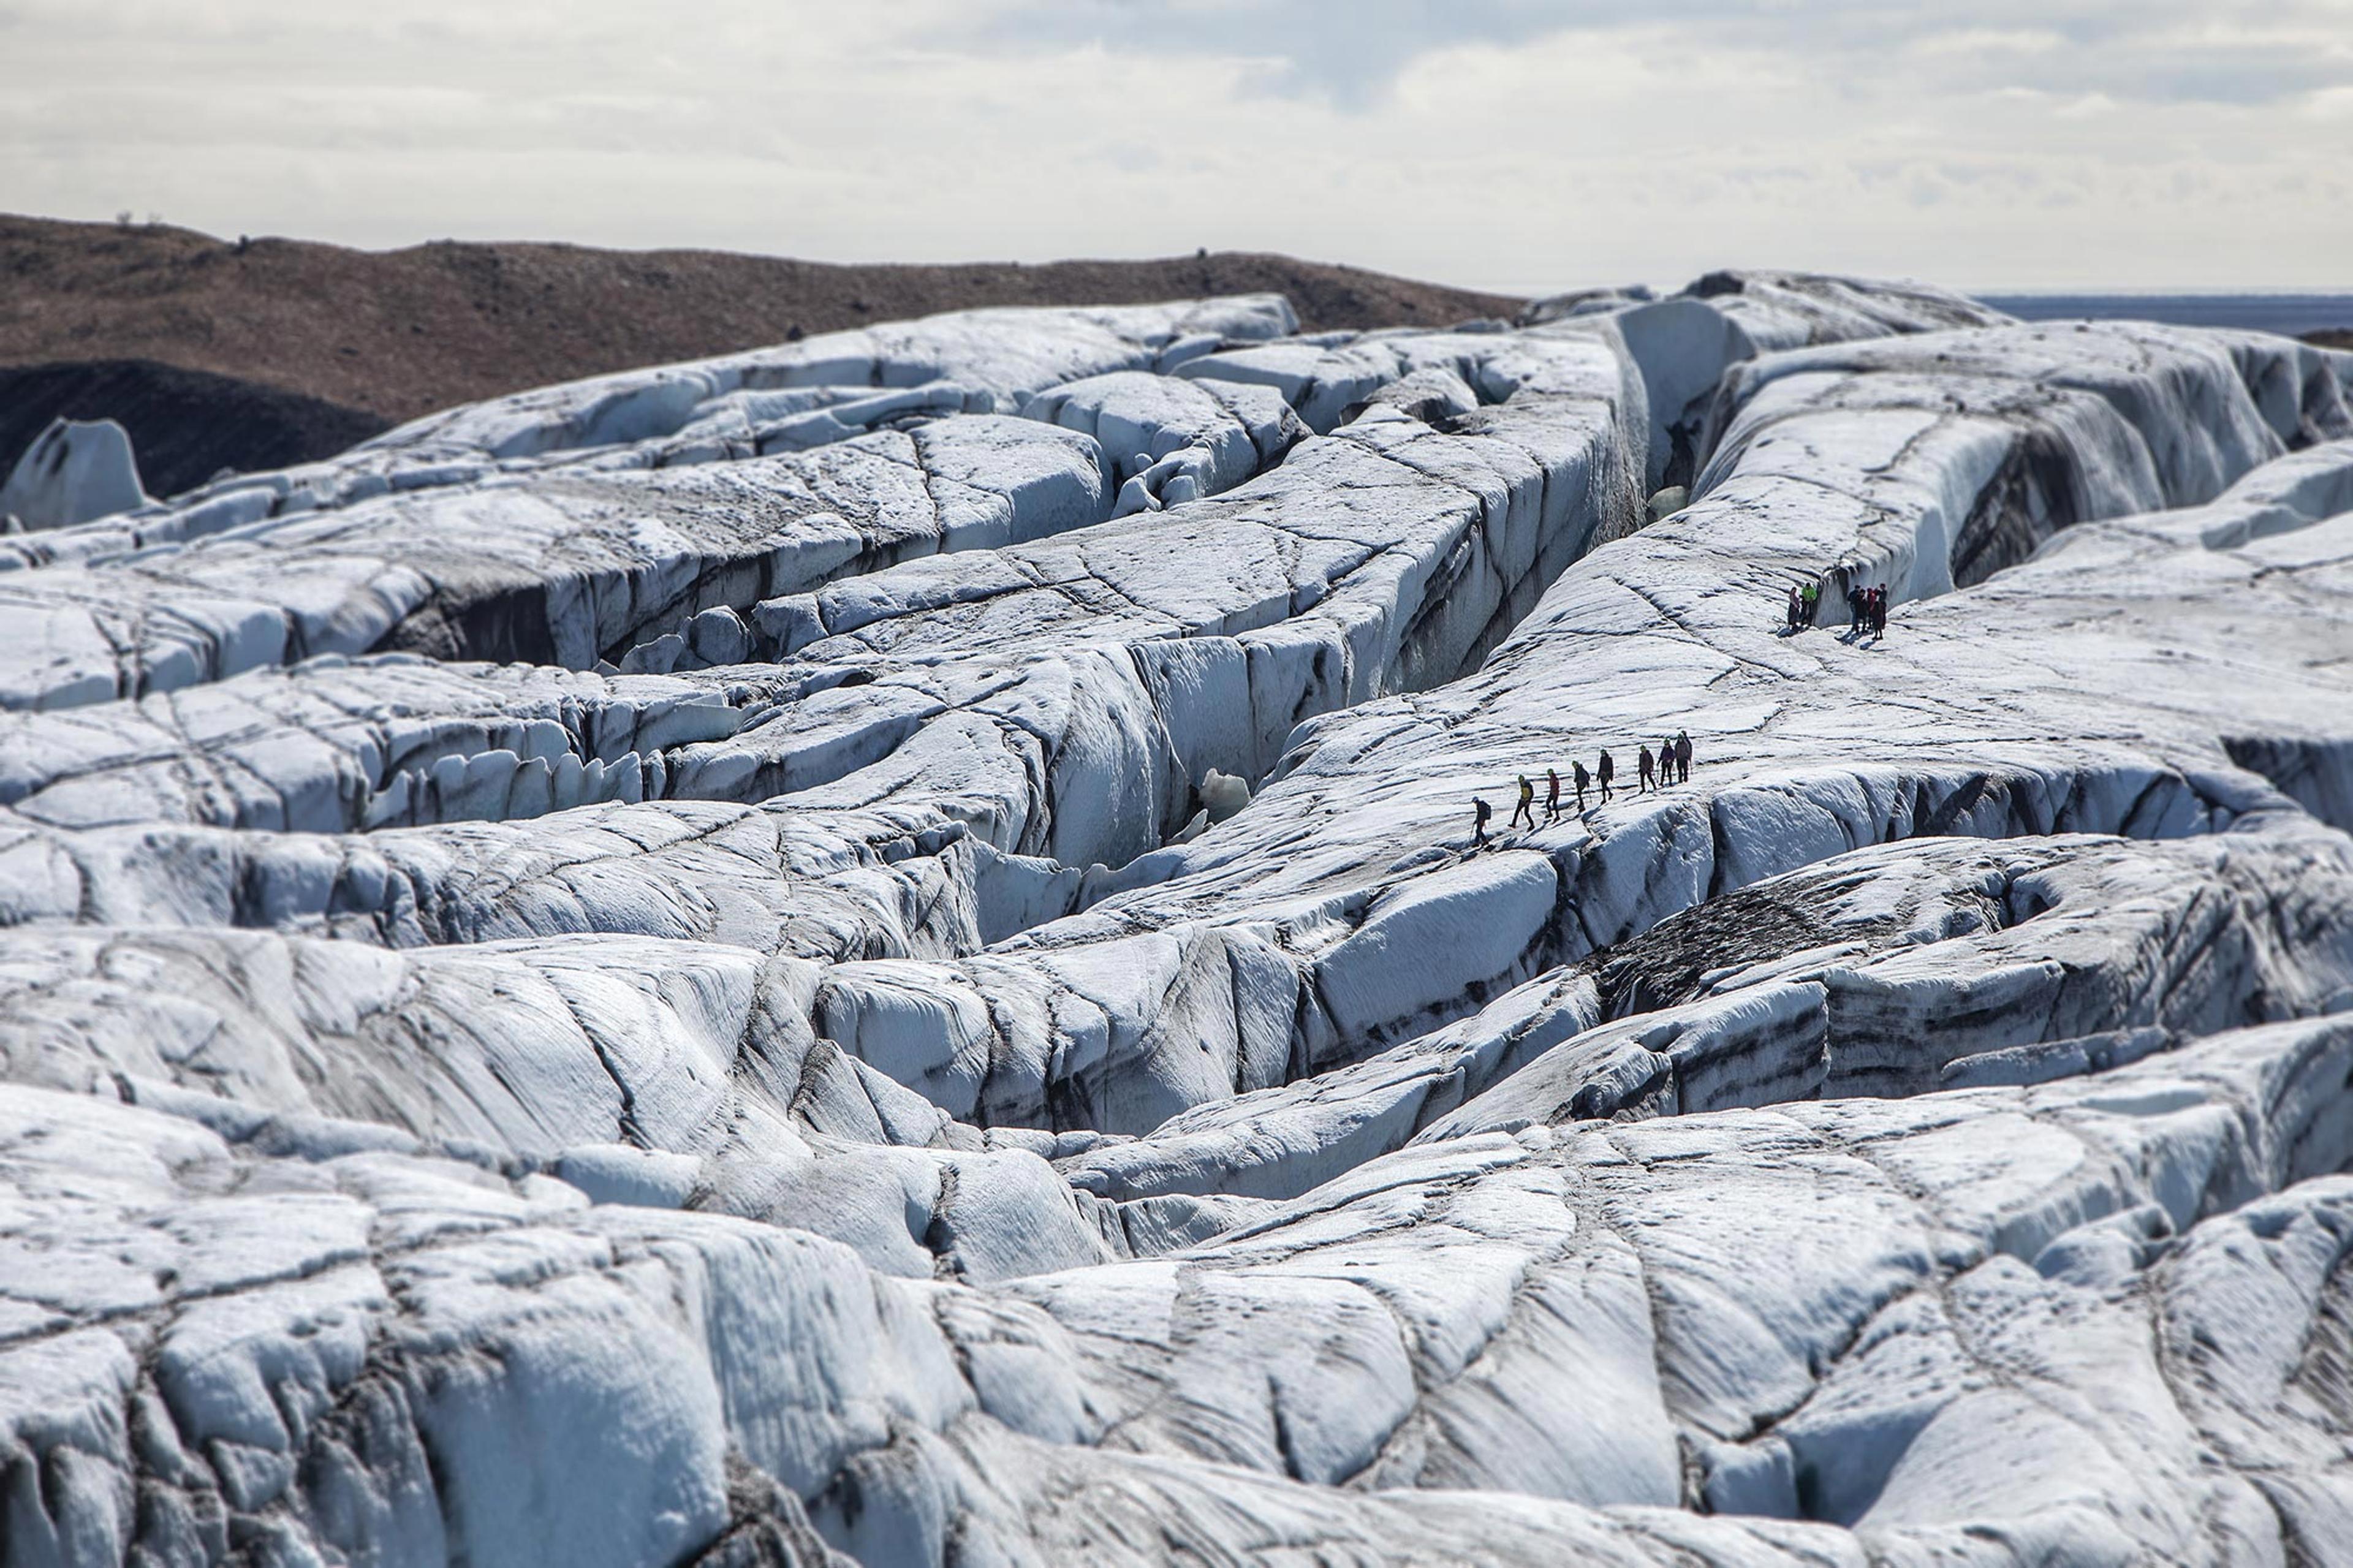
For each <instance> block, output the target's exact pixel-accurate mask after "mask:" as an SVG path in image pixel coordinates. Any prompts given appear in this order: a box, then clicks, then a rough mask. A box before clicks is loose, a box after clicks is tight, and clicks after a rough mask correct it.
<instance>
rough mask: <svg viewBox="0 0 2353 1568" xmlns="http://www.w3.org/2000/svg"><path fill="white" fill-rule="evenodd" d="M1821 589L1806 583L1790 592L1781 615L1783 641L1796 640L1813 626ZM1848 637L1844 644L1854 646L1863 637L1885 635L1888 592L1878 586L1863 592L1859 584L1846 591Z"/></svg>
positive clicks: (1819, 607) (1813, 584)
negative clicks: (1794, 638)
mask: <svg viewBox="0 0 2353 1568" xmlns="http://www.w3.org/2000/svg"><path fill="white" fill-rule="evenodd" d="M1821 607H1822V585H1821V584H1820V583H1815V582H1806V583H1800V584H1795V585H1793V586H1792V587H1791V588H1790V589H1789V598H1788V604H1787V605H1786V606H1785V607H1784V609H1783V612H1782V628H1781V635H1782V636H1783V637H1795V636H1796V635H1797V634H1798V633H1799V632H1801V631H1804V630H1805V629H1806V628H1807V627H1808V626H1812V625H1813V624H1814V621H1815V618H1816V616H1819V615H1820V612H1821ZM1846 618H1847V633H1846V637H1845V640H1846V641H1848V642H1857V641H1860V640H1861V639H1862V638H1863V637H1885V636H1886V635H1887V590H1886V589H1885V588H1884V587H1881V586H1873V587H1869V588H1866V587H1864V586H1863V585H1862V584H1860V583H1857V584H1852V585H1850V586H1849V587H1848V589H1847V591H1846Z"/></svg>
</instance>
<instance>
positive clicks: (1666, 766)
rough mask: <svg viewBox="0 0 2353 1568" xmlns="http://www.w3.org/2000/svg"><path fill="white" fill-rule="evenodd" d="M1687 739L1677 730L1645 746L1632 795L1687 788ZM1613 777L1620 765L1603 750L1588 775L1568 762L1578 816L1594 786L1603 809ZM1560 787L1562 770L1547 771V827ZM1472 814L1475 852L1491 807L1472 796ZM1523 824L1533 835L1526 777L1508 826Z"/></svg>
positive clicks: (1532, 793) (1531, 789) (1530, 784)
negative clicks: (1653, 747) (1655, 747)
mask: <svg viewBox="0 0 2353 1568" xmlns="http://www.w3.org/2000/svg"><path fill="white" fill-rule="evenodd" d="M1691 762H1692V743H1691V735H1690V733H1689V732H1688V731H1682V730H1678V731H1675V736H1674V739H1672V740H1671V741H1661V742H1659V749H1658V750H1657V751H1655V752H1653V751H1652V750H1651V748H1650V747H1649V746H1647V745H1645V746H1642V747H1641V748H1640V749H1639V750H1638V751H1637V752H1636V756H1635V762H1634V766H1635V770H1636V776H1637V778H1638V779H1639V781H1640V782H1638V783H1637V784H1635V786H1634V793H1635V794H1636V795H1642V794H1646V793H1648V792H1650V791H1651V790H1661V789H1664V788H1666V787H1667V786H1668V785H1669V784H1689V783H1691ZM1617 778H1618V761H1617V759H1616V758H1614V757H1612V756H1611V755H1610V754H1609V752H1606V751H1605V752H1602V753H1601V755H1600V757H1599V760H1597V761H1596V763H1594V767H1593V771H1592V772H1590V773H1588V772H1587V771H1586V768H1585V763H1584V762H1583V760H1581V759H1579V760H1577V761H1573V762H1571V763H1569V764H1568V783H1569V787H1570V788H1572V789H1574V790H1575V791H1576V792H1577V813H1578V815H1580V816H1582V815H1583V814H1584V811H1585V796H1586V792H1587V791H1588V790H1589V789H1592V788H1593V787H1594V786H1596V785H1597V784H1598V785H1599V789H1600V795H1601V804H1602V805H1609V799H1610V794H1611V789H1612V786H1613V785H1614V784H1616V782H1617ZM1560 786H1561V777H1560V770H1559V769H1557V768H1546V770H1545V803H1544V812H1545V815H1544V819H1545V820H1546V822H1551V821H1554V820H1556V819H1557V818H1558V817H1559V816H1560V814H1561V810H1562V806H1561V800H1560ZM1471 810H1472V843H1473V847H1485V845H1486V843H1487V824H1488V823H1489V822H1490V821H1492V820H1493V818H1494V815H1495V808H1494V807H1493V806H1491V805H1488V804H1487V803H1486V801H1485V800H1483V799H1482V798H1481V797H1480V796H1478V795H1472V797H1471ZM1523 822H1525V823H1526V824H1527V826H1528V827H1529V829H1530V830H1531V831H1533V830H1534V829H1535V826H1536V786H1535V781H1534V780H1533V779H1531V778H1529V777H1528V775H1527V774H1525V773H1522V774H1521V775H1520V776H1519V804H1518V805H1515V806H1514V807H1513V808H1512V821H1511V826H1514V827H1517V826H1520V824H1521V823H1523Z"/></svg>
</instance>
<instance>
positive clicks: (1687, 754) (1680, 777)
mask: <svg viewBox="0 0 2353 1568" xmlns="http://www.w3.org/2000/svg"><path fill="white" fill-rule="evenodd" d="M1675 782H1676V783H1677V784H1689V783H1691V731H1688V730H1678V731H1675Z"/></svg>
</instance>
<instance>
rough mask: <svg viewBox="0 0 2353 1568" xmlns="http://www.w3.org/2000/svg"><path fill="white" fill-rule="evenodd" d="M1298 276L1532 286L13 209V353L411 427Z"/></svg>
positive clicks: (1356, 300)
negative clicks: (931, 323) (989, 316)
mask: <svg viewBox="0 0 2353 1568" xmlns="http://www.w3.org/2000/svg"><path fill="white" fill-rule="evenodd" d="M1256 289H1279V290H1281V291H1282V292H1283V293H1285V294H1288V295H1289V296H1290V297H1291V301H1292V303H1293V306H1294V307H1295V308H1297V310H1299V312H1300V314H1301V316H1302V318H1303V323H1304V325H1305V326H1306V328H1307V329H1308V330H1310V331H1314V330H1319V329H1325V328H1339V327H1358V328H1362V327H1374V326H1391V325H1398V324H1406V323H1427V324H1445V323H1448V322H1452V321H1461V320H1463V319H1466V318H1469V317H1475V316H1486V315H1502V316H1509V315H1510V314H1511V313H1512V312H1513V311H1514V310H1516V309H1518V307H1519V305H1520V303H1521V301H1519V300H1510V299H1505V298H1503V297H1501V296H1497V295H1491V294H1475V293H1470V292H1466V291H1464V290H1461V289H1442V288H1439V287H1436V286H1434V285H1430V284H1426V283H1414V282H1409V281H1407V280H1406V279H1398V278H1389V277H1385V276H1383V275H1382V274H1380V273H1377V272H1365V271H1361V270H1358V269H1357V268H1351V267H1333V266H1325V265H1322V264H1319V263H1315V262H1306V261H1295V260H1293V259H1291V258H1287V257H1281V256H1258V255H1243V254H1219V255H1211V256H1202V257H1194V258H1177V259H1170V260H1161V261H1060V262H1054V263H1052V264H1050V265H1047V266H1041V267H1023V266H1019V265H1018V264H1010V263H987V262H983V263H974V264H969V265H959V266H941V267H907V266H874V267H863V266H860V267H839V266H830V265H827V264H823V263H818V262H808V261H790V260H784V259H779V258H770V257H759V256H740V255H733V254H728V253H724V252H718V251H704V250H652V251H613V250H593V249H587V248H584V247H576V246H569V245H526V244H499V245H471V244H458V243H454V242H450V243H437V244H430V245H421V246H416V247H411V248H409V249H406V250H393V251H364V250H349V249H345V248H343V247H340V246H332V245H317V244H311V243H308V242H305V241H300V240H289V239H257V240H253V241H251V242H250V243H241V242H227V241H222V240H218V239H215V238H212V237H209V236H206V235H202V234H196V233H193V232H191V231H189V230H186V229H180V228H168V227H164V226H116V225H107V224H77V223H61V222H56V221H53V220H49V219H43V218H26V217H7V216H0V366H5V365H34V364H58V363H73V362H87V361H93V360H148V361H154V362H158V363H163V364H166V365H172V366H176V367H178V368H180V369H182V370H188V371H199V372H206V373H209V374H216V375H226V376H233V377H236V378H237V379H239V380H242V381H249V382H259V383H261V384H265V385H268V386H271V387H276V388H280V389H281V390H283V391H286V392H290V393H295V394H298V395H301V396H303V397H307V398H313V399H317V400H319V401H321V402H323V403H326V404H331V405H338V406H340V407H343V408H346V409H351V410H354V411H359V412H362V413H365V414H369V415H373V416H376V417H377V418H380V419H385V420H390V421H398V420H402V419H408V418H413V417H415V416H417V415H419V414H424V413H427V412H430V411H431V410H433V409H436V408H442V407H447V406H448V405H451V404H455V403H463V402H467V401H470V400H471V399H474V398H479V397H484V396H489V395H493V394H497V393H502V392H512V391H514V390H516V389H518V388H521V387H526V386H536V385H540V384H544V383H547V382H555V381H566V380H570V379H572V378H574V377H576V376H583V375H593V374H597V373H599V372H602V371H610V370H619V369H623V368H626V367H628V366H630V365H640V364H651V363H660V362H662V361H666V360H679V359H691V358H694V357H697V356H700V355H704V354H712V353H724V352H726V351H728V350H731V349H740V348H748V347H753V346H756V345H760V344H765V343H773V342H782V341H784V340H785V339H786V338H787V337H789V336H790V335H791V334H792V332H793V331H794V330H795V329H796V328H797V329H799V330H800V331H804V332H818V331H830V330H832V329H835V328H839V327H847V326H856V325H860V324H862V323H865V322H869V321H890V320H892V319H894V318H898V317H905V316H919V315H923V314H925V313H927V312H930V311H934V310H954V309H957V308H960V307H965V306H972V305H1045V304H1113V303H1124V302H1129V301H1135V300H1162V299H1171V298H1178V297H1183V296H1188V295H1196V294H1222V293H1236V292H1242V291H1249V290H1256Z"/></svg>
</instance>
